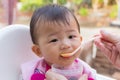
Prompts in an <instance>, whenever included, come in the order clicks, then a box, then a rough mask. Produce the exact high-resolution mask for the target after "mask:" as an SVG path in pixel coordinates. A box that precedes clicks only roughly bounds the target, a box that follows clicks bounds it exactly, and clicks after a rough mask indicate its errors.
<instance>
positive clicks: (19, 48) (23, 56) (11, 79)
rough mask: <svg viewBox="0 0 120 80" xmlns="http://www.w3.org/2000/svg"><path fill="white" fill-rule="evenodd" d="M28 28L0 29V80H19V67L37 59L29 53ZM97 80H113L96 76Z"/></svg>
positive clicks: (30, 43) (20, 26)
mask: <svg viewBox="0 0 120 80" xmlns="http://www.w3.org/2000/svg"><path fill="white" fill-rule="evenodd" d="M31 46H32V41H31V38H30V33H29V27H28V26H25V25H10V26H7V27H5V28H2V29H0V80H19V76H20V74H21V72H20V65H21V64H22V63H24V62H27V61H30V60H32V59H35V58H36V59H37V58H38V57H37V56H35V55H34V53H33V52H32V51H31ZM96 77H97V80H115V79H112V78H109V77H106V76H103V75H100V74H97V76H96Z"/></svg>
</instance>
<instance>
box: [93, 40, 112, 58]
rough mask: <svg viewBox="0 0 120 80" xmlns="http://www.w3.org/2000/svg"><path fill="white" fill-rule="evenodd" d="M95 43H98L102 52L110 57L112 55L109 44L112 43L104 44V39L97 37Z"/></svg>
mask: <svg viewBox="0 0 120 80" xmlns="http://www.w3.org/2000/svg"><path fill="white" fill-rule="evenodd" d="M94 43H95V44H96V46H97V48H98V49H100V50H101V51H102V52H104V53H105V55H106V56H107V57H108V56H109V57H110V53H111V52H110V48H109V45H110V44H104V43H103V41H102V40H101V39H95V40H94Z"/></svg>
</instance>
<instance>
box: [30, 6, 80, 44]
mask: <svg viewBox="0 0 120 80" xmlns="http://www.w3.org/2000/svg"><path fill="white" fill-rule="evenodd" d="M69 14H70V15H72V16H73V18H74V19H75V21H76V24H77V26H78V31H79V32H80V26H79V23H78V21H77V19H76V17H75V15H74V14H73V13H72V12H71V11H70V10H69V9H68V8H66V7H64V6H60V5H57V4H52V5H46V6H43V7H41V8H39V9H37V10H35V12H34V13H33V15H32V18H31V21H30V34H31V38H32V41H33V43H34V44H37V31H36V30H38V27H40V26H44V25H40V23H41V22H43V23H45V22H48V21H52V22H56V23H58V24H59V22H62V23H64V24H67V25H69V20H68V18H69V17H68V16H69Z"/></svg>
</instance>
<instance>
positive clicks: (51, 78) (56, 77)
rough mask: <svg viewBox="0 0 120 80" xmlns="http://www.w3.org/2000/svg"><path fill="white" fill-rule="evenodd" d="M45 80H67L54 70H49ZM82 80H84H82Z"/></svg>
mask: <svg viewBox="0 0 120 80" xmlns="http://www.w3.org/2000/svg"><path fill="white" fill-rule="evenodd" d="M45 76H46V79H45V80H67V79H66V78H65V77H64V76H62V75H60V74H58V73H55V72H53V71H52V70H48V71H47V72H46V74H45ZM81 80H82V79H81Z"/></svg>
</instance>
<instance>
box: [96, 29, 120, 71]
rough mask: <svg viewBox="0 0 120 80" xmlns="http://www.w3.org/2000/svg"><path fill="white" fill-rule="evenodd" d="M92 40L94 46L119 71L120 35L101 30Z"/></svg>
mask: <svg viewBox="0 0 120 80" xmlns="http://www.w3.org/2000/svg"><path fill="white" fill-rule="evenodd" d="M98 36H100V38H96V39H95V40H94V42H95V44H96V46H97V47H98V48H99V49H100V50H101V51H102V52H104V54H105V56H106V57H107V58H108V59H109V60H110V61H111V62H112V63H113V64H114V65H115V66H116V67H118V68H119V69H120V35H115V34H113V33H110V32H107V31H104V30H101V31H100V34H99V35H97V36H96V37H98Z"/></svg>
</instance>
